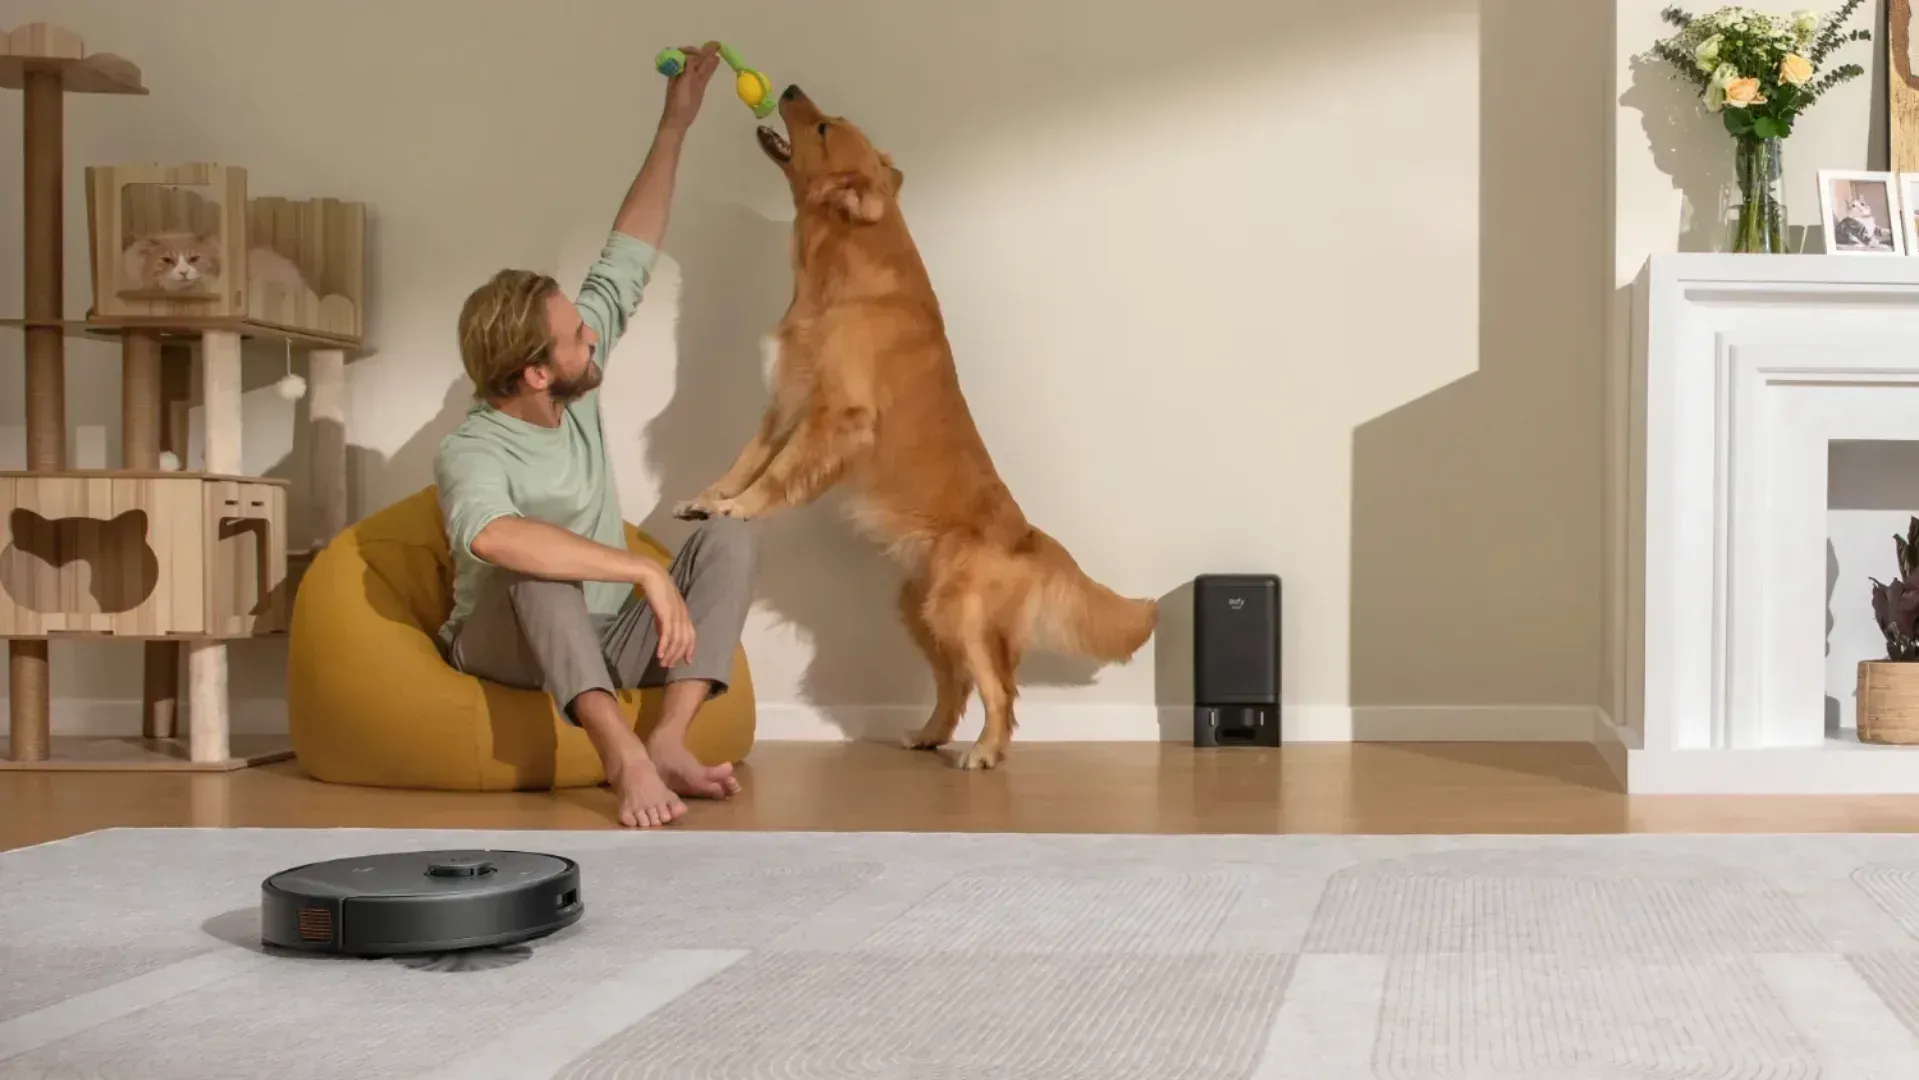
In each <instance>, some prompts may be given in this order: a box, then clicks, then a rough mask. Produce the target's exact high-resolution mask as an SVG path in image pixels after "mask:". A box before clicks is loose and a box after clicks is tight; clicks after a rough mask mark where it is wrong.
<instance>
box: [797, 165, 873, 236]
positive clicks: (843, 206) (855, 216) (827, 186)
mask: <svg viewBox="0 0 1919 1080" xmlns="http://www.w3.org/2000/svg"><path fill="white" fill-rule="evenodd" d="M813 201H814V202H816V203H819V204H821V205H823V206H826V207H828V208H830V209H832V210H834V211H836V212H837V213H839V214H840V215H841V216H843V217H845V218H846V220H848V221H851V222H855V223H857V224H860V225H871V224H873V223H874V222H876V221H878V220H879V219H880V216H881V215H883V214H885V213H886V199H885V197H884V196H882V195H881V194H880V193H879V191H878V190H877V189H875V187H874V185H873V181H871V180H869V179H867V178H866V177H865V176H862V175H860V174H859V173H835V174H833V175H832V176H827V177H822V178H821V179H820V181H819V182H818V183H816V184H814V185H813Z"/></svg>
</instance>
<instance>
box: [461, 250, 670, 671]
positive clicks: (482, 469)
mask: <svg viewBox="0 0 1919 1080" xmlns="http://www.w3.org/2000/svg"><path fill="white" fill-rule="evenodd" d="M658 257H659V253H658V252H657V251H656V250H655V249H654V248H653V246H652V245H651V244H648V243H646V242H645V241H644V240H640V239H638V238H636V237H632V236H628V235H627V234H625V233H622V232H613V233H611V234H609V235H608V237H607V240H606V245H605V247H603V248H602V249H601V251H600V257H599V258H598V259H597V260H595V261H594V263H593V265H592V266H591V267H590V268H589V269H588V270H587V272H586V282H585V283H584V284H583V285H582V286H581V287H580V294H579V296H578V297H577V298H576V299H575V300H574V304H575V306H577V307H578V308H579V311H580V319H581V321H583V322H584V323H586V325H587V326H589V327H591V328H592V329H593V332H594V333H595V334H597V335H598V336H599V345H598V347H597V349H596V351H595V353H594V358H595V359H596V360H598V361H599V363H600V365H601V366H602V367H603V368H604V367H605V365H606V364H607V362H608V360H609V359H610V358H611V357H612V355H613V349H614V347H615V346H616V345H618V344H619V341H620V336H621V335H622V334H624V333H625V332H626V327H627V323H628V321H629V320H630V319H631V318H632V316H633V311H634V309H635V308H636V307H638V306H639V302H640V297H641V295H642V294H644V293H645V291H646V285H647V282H648V281H649V280H650V279H651V278H652V274H653V266H654V263H655V261H656V260H657V259H658ZM433 479H434V483H435V484H436V485H437V486H438V488H439V499H440V513H441V516H442V518H443V519H444V521H445V523H446V535H447V542H448V544H449V545H450V546H451V547H452V549H453V567H454V580H453V611H452V613H451V614H450V615H449V616H448V618H447V621H446V623H445V624H444V625H443V626H441V628H440V639H441V640H442V641H443V642H447V643H451V642H452V640H453V636H454V634H456V633H458V631H459V628H460V625H461V623H462V622H464V621H465V619H466V617H467V615H468V614H470V613H471V612H472V610H473V603H474V600H475V598H476V597H478V596H479V592H480V588H481V586H482V585H483V584H484V583H485V578H486V575H487V574H489V573H492V572H493V570H494V568H493V566H492V565H491V564H490V563H487V562H486V561H485V560H483V559H480V558H479V557H477V556H475V555H474V554H473V539H474V537H477V536H479V535H480V530H481V529H484V528H486V526H487V523H488V522H490V521H493V520H494V519H496V518H501V517H506V516H509V515H517V516H520V517H525V518H532V519H534V520H538V521H544V522H546V523H548V524H550V525H557V526H559V527H560V528H563V529H568V530H571V531H572V532H576V533H578V534H580V535H581V536H584V537H587V538H588V539H591V540H597V541H599V542H600V543H602V544H605V545H607V546H609V547H616V548H624V547H625V546H626V535H625V531H624V526H623V525H622V519H621V516H620V498H619V493H618V492H617V491H616V490H614V486H613V469H612V463H611V462H610V461H609V460H608V458H607V452H606V440H605V437H604V435H603V433H602V431H601V429H600V392H599V390H597V389H595V390H593V391H591V392H589V393H587V394H585V395H583V396H582V397H581V398H580V399H579V400H578V401H575V402H574V403H573V404H572V405H570V406H568V407H567V409H566V412H565V415H564V416H563V417H562V419H561V421H560V425H559V426H558V427H551V428H548V427H541V426H539V425H537V424H529V423H527V422H526V421H524V420H520V419H517V418H515V417H512V416H508V415H507V414H505V413H503V412H501V411H499V410H498V409H495V408H493V407H492V406H491V405H488V404H487V403H485V402H483V401H481V402H475V403H474V405H473V407H472V408H471V409H470V410H468V412H467V414H466V418H465V419H464V420H462V421H461V422H460V426H459V427H457V428H455V429H453V431H451V432H450V433H448V434H447V436H446V437H445V438H443V439H441V440H440V446H439V450H438V452H437V453H436V454H435V455H434V459H433ZM584 588H585V591H586V603H587V609H588V610H589V611H590V612H592V613H593V614H595V615H609V616H610V615H613V614H616V613H618V612H619V610H620V608H621V607H622V606H623V605H624V604H625V603H626V600H627V597H629V596H631V595H632V592H633V585H632V583H631V582H620V581H589V582H586V583H584Z"/></svg>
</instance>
